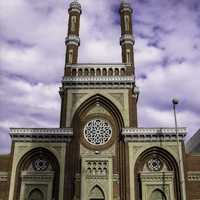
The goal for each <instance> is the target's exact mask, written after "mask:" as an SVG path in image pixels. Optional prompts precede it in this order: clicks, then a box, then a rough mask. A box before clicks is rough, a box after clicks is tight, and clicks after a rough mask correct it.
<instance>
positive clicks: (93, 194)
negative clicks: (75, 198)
mask: <svg viewBox="0 0 200 200" xmlns="http://www.w3.org/2000/svg"><path fill="white" fill-rule="evenodd" d="M89 200H105V196H104V192H103V190H102V189H101V188H100V187H99V186H95V187H93V188H92V189H91V191H90V194H89Z"/></svg>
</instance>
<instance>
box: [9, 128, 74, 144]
mask: <svg viewBox="0 0 200 200" xmlns="http://www.w3.org/2000/svg"><path fill="white" fill-rule="evenodd" d="M10 136H11V138H12V140H13V141H15V142H20V141H23V142H69V141H71V137H72V136H73V129H72V128H10Z"/></svg>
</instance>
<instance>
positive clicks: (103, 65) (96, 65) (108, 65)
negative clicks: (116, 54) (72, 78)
mask: <svg viewBox="0 0 200 200" xmlns="http://www.w3.org/2000/svg"><path fill="white" fill-rule="evenodd" d="M66 67H71V68H83V69H84V68H106V69H109V68H126V67H131V64H126V63H77V64H67V65H66Z"/></svg>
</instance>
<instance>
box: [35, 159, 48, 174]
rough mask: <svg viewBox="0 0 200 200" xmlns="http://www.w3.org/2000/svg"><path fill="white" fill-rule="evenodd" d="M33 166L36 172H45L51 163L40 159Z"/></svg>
mask: <svg viewBox="0 0 200 200" xmlns="http://www.w3.org/2000/svg"><path fill="white" fill-rule="evenodd" d="M32 165H33V168H34V169H35V170H36V171H45V170H47V168H48V166H49V162H48V161H47V160H45V159H41V158H38V159H36V160H34V161H33V163H32Z"/></svg>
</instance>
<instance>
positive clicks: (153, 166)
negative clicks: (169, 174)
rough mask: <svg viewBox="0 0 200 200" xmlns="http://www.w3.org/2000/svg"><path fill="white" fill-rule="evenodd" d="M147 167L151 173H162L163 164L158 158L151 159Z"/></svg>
mask: <svg viewBox="0 0 200 200" xmlns="http://www.w3.org/2000/svg"><path fill="white" fill-rule="evenodd" d="M147 166H148V168H149V169H150V170H151V171H160V170H161V169H162V162H161V160H160V159H158V158H151V159H150V160H148V161H147Z"/></svg>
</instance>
